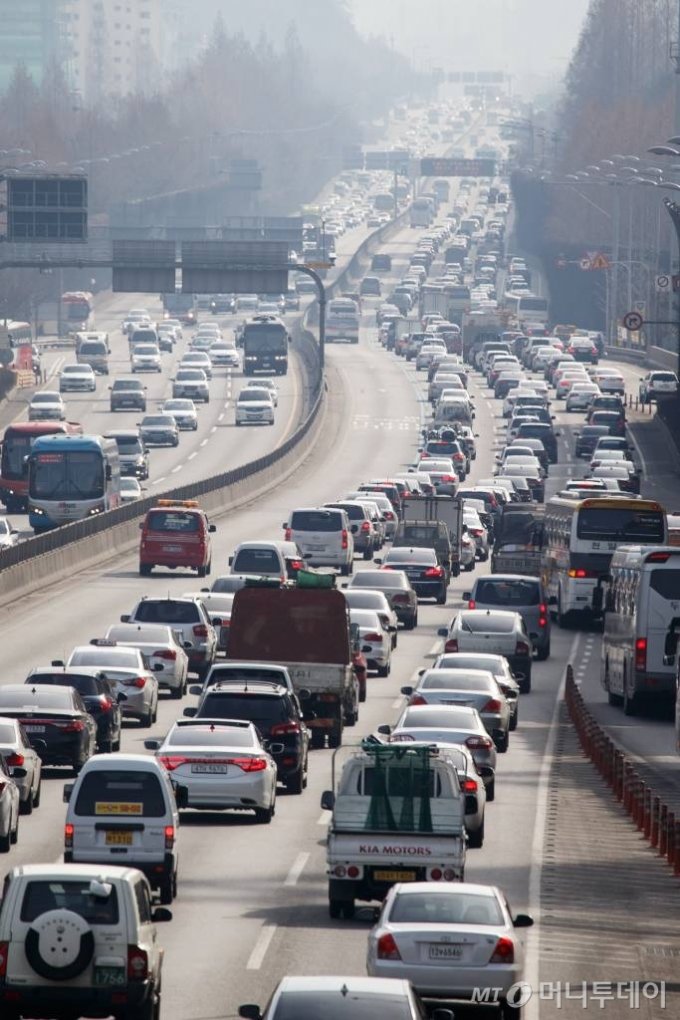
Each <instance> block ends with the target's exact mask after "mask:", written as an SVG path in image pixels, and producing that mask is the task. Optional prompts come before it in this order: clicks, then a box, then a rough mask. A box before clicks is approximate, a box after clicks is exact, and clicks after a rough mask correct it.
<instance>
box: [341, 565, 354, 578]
mask: <svg viewBox="0 0 680 1020" xmlns="http://www.w3.org/2000/svg"><path fill="white" fill-rule="evenodd" d="M340 573H341V574H342V576H343V577H349V575H350V574H351V573H352V564H351V563H343V565H342V566H341V567H340Z"/></svg>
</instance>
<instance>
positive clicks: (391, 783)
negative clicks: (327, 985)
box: [321, 741, 467, 918]
mask: <svg viewBox="0 0 680 1020" xmlns="http://www.w3.org/2000/svg"><path fill="white" fill-rule="evenodd" d="M349 751H350V748H345V749H344V757H345V761H344V764H343V765H342V768H341V769H340V768H339V766H340V761H339V760H338V758H337V754H338V752H336V754H334V755H333V790H326V791H325V792H324V794H323V795H322V798H321V806H322V808H324V810H328V811H331V812H332V817H331V821H330V825H329V827H328V838H327V842H326V873H327V875H328V910H329V913H330V916H331V917H333V918H338V917H345V918H351V917H353V915H354V911H355V903H356V900H365V901H371V900H383V899H384V897H385V895H386V894H387V892H388V890H389V889H390V887H391V886H392V885H393V884H394V883H395V882H442V881H443V882H453V881H461V882H462V881H463V878H464V875H465V855H466V849H467V839H466V834H465V798H464V796H463V794H462V792H461V789H460V783H459V780H458V774H457V772H456V768H455V765H454V764H453V763H452V761H451V760H449V759H448V758H447V757H446V755H445V754H444V753H440V752H439V750H438V749H437V748H436V747H435V746H430V745H426V744H408V745H406V744H403V743H394V744H380V743H370V742H368V741H365V742H364V744H363V745H362V746H361V748H354V749H353V750H352V751H351V753H350V756H349V757H347V753H348V752H349ZM338 773H339V775H338ZM336 781H337V788H336Z"/></svg>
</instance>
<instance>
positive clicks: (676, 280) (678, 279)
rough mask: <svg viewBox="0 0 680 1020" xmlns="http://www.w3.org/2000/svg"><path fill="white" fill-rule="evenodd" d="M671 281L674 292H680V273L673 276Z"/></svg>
mask: <svg viewBox="0 0 680 1020" xmlns="http://www.w3.org/2000/svg"><path fill="white" fill-rule="evenodd" d="M671 280H672V281H673V290H680V273H676V274H675V276H671Z"/></svg>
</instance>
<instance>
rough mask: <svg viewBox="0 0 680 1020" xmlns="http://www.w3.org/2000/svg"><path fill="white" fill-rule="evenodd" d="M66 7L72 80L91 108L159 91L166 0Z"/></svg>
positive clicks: (90, 0)
mask: <svg viewBox="0 0 680 1020" xmlns="http://www.w3.org/2000/svg"><path fill="white" fill-rule="evenodd" d="M21 2H22V3H23V2H24V0H21ZM62 3H63V21H64V38H65V46H66V54H65V55H66V60H67V66H68V70H69V76H70V79H71V83H72V86H73V89H74V91H75V92H77V93H79V94H80V95H81V96H82V98H83V101H84V102H85V103H86V104H87V105H94V104H96V103H97V102H99V101H101V100H102V99H104V98H105V97H106V96H124V95H128V94H130V93H134V92H142V93H149V92H152V91H154V90H155V89H156V88H158V87H159V86H160V84H161V68H162V65H163V61H164V46H165V40H166V33H165V25H164V19H163V10H162V8H163V0H62Z"/></svg>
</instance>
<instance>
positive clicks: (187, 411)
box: [161, 397, 198, 432]
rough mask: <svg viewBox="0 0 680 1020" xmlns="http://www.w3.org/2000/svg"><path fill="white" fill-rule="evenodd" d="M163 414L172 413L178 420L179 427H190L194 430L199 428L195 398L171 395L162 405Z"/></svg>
mask: <svg viewBox="0 0 680 1020" xmlns="http://www.w3.org/2000/svg"><path fill="white" fill-rule="evenodd" d="M161 414H170V415H172V417H173V418H174V419H175V421H176V422H177V428H178V429H182V430H184V429H189V430H193V431H194V432H195V431H196V429H197V428H198V411H197V410H196V405H195V403H194V402H193V400H189V398H188V397H171V398H170V400H166V401H165V403H164V404H163V406H162V407H161Z"/></svg>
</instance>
